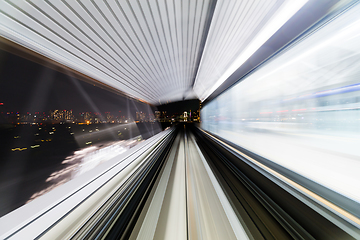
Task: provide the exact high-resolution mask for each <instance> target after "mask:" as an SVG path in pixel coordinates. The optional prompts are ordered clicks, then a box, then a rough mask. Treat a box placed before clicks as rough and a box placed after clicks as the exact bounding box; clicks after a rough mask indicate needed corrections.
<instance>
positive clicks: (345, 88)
mask: <svg viewBox="0 0 360 240" xmlns="http://www.w3.org/2000/svg"><path fill="white" fill-rule="evenodd" d="M359 11H360V6H359V5H356V6H354V7H353V8H352V9H350V10H349V11H348V12H347V13H346V14H343V15H341V16H339V17H338V19H336V21H335V20H334V21H331V22H329V23H328V24H327V25H326V26H323V27H322V28H320V29H318V30H316V31H315V32H314V33H313V34H310V35H309V36H308V37H306V38H303V40H302V41H300V42H298V43H295V44H293V46H291V47H289V48H288V50H285V51H283V52H282V53H279V54H278V56H275V57H274V58H273V59H271V60H270V61H268V62H267V63H265V64H264V65H263V66H261V67H260V68H259V69H258V70H257V71H255V72H254V73H252V74H251V75H249V76H248V77H247V78H245V79H244V80H242V81H241V82H240V83H238V84H237V85H235V86H234V87H232V88H231V89H230V90H228V91H227V92H226V93H224V94H222V95H220V96H219V97H217V98H216V99H215V100H213V101H212V102H210V103H208V104H207V105H206V106H205V107H204V108H203V109H202V128H203V129H205V130H207V131H209V132H212V133H214V134H217V135H219V136H220V137H222V138H225V139H227V140H229V141H232V142H234V143H235V144H238V145H240V146H242V147H244V148H246V149H248V150H250V151H253V152H255V153H257V154H259V155H261V156H263V157H266V158H268V159H270V160H271V161H274V162H276V163H279V164H280V165H282V166H285V167H287V168H289V169H291V170H293V171H294V172H297V173H299V174H301V175H303V176H306V177H308V178H309V179H312V180H313V181H315V182H318V183H320V184H322V185H324V186H326V187H328V188H330V189H333V190H334V191H336V192H338V193H341V194H343V195H345V196H347V197H349V198H351V199H353V200H355V201H357V202H360V192H359V191H357V190H356V189H358V186H360V178H359V175H358V173H357V170H356V169H359V168H360V165H359V164H360V163H359V162H358V161H356V160H355V159H359V157H360V155H359V154H360V152H359V151H358V147H357V146H358V144H360V138H359V136H360V135H359V131H360V128H359V126H360V125H359V120H358V119H359V111H358V110H357V109H358V108H359V107H360V105H359V104H360V102H359V91H358V89H359V88H358V87H359V80H358V77H357V76H359V59H360V58H359V57H360V48H359V46H360V45H359V44H358V43H359V41H360V38H359V36H357V37H356V36H354V35H358V34H357V32H358V30H359V25H358V24H355V23H357V22H358V21H359V15H358V12H359ZM269 89H271V91H269ZM283 99H285V100H283ZM283 109H289V110H283ZM290 109H291V110H290ZM269 110H270V111H269ZM259 113H260V114H259ZM280 114H281V115H280ZM240 119H246V121H243V120H242V121H241V122H240V121H239V120H240ZM255 119H256V120H257V121H256V122H254V120H255ZM345 138H346V139H349V140H350V142H349V141H345ZM259 145H260V146H263V147H261V148H259V147H257V146H259ZM309 166H311V167H309ZM320 173H321V174H320Z"/></svg>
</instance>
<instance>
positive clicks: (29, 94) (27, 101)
mask: <svg viewBox="0 0 360 240" xmlns="http://www.w3.org/2000/svg"><path fill="white" fill-rule="evenodd" d="M0 103H3V104H4V105H3V106H2V107H3V109H4V110H5V111H13V112H21V113H24V112H31V113H33V112H46V113H47V112H48V111H49V110H55V109H61V110H64V109H66V110H73V112H74V113H75V114H78V113H79V112H100V113H102V114H103V113H104V112H111V113H112V114H114V115H115V116H116V115H119V116H120V115H121V116H122V115H128V114H127V109H130V112H131V114H135V112H136V111H138V110H139V111H146V110H149V107H148V106H147V105H146V104H142V103H139V102H137V101H133V100H129V99H128V98H126V97H124V96H120V95H117V94H115V93H112V92H109V91H106V90H104V89H101V88H99V87H96V86H93V85H91V84H88V83H85V82H83V81H80V80H78V79H75V78H73V77H70V76H68V75H65V74H63V73H60V72H58V71H55V70H53V69H51V68H47V67H45V66H43V65H40V64H37V63H35V62H31V61H29V60H27V59H24V58H22V57H19V56H16V55H13V54H11V53H8V52H6V51H2V50H0ZM128 106H129V107H128ZM153 110H154V109H152V110H151V111H153ZM119 111H121V114H117V113H119ZM123 113H125V114H123Z"/></svg>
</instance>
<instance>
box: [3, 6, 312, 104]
mask: <svg viewBox="0 0 360 240" xmlns="http://www.w3.org/2000/svg"><path fill="white" fill-rule="evenodd" d="M295 2H297V3H295V8H293V10H292V11H295V12H296V11H297V10H298V9H299V8H300V7H301V6H302V5H303V4H304V3H305V2H306V1H295ZM0 4H1V7H0V34H1V35H2V36H3V37H4V38H7V39H9V40H11V41H13V42H15V43H18V44H20V45H22V46H25V47H27V48H29V49H31V50H33V51H35V52H37V53H40V54H41V55H44V56H46V57H48V58H50V59H52V60H54V61H56V62H59V63H61V64H63V65H65V66H67V67H69V68H72V69H74V70H76V71H78V72H80V73H83V74H85V75H87V76H89V77H91V78H94V79H96V80H98V81H101V82H103V83H104V84H106V85H109V86H111V87H113V88H116V89H119V90H120V91H123V92H125V93H127V94H128V95H130V96H132V97H135V98H137V99H140V100H143V101H146V102H149V103H152V104H156V105H158V104H163V103H166V102H168V101H178V100H183V99H191V98H200V99H204V98H206V96H208V95H209V94H210V93H211V92H212V91H213V90H214V87H216V86H217V85H219V83H221V82H222V81H224V80H226V78H227V77H228V76H229V73H230V74H231V73H232V72H233V71H234V70H236V68H238V67H239V66H240V65H241V59H240V63H239V56H242V55H244V56H245V58H246V54H248V55H249V54H250V55H251V52H253V50H254V49H255V50H256V49H257V48H258V47H260V46H261V44H262V43H263V42H261V41H259V40H258V39H257V37H258V36H259V35H260V34H261V32H262V31H265V32H266V31H267V34H268V35H269V36H271V35H272V34H273V33H274V32H275V31H276V30H277V29H278V28H279V27H280V26H281V25H282V24H283V23H284V22H280V23H278V25H279V27H278V28H277V29H276V28H274V29H275V30H274V29H272V30H268V29H267V26H268V25H269V23H272V24H271V25H274V24H275V23H273V22H272V21H274V19H275V20H276V16H277V14H279V13H280V12H281V11H287V12H289V14H290V13H291V10H290V11H289V10H288V7H289V6H290V5H294V1H290V0H288V1H285V0H259V1H253V0H243V1H237V0H218V1H216V0H196V1H194V0H182V1H170V0H149V1H145V0H137V1H135V0H132V1H130V0H127V1H125V0H124V1H117V0H104V1H95V0H91V1H89V0H76V1H75V0H55V1H50V0H45V1H42V0H32V1H30V0H29V1H20V0H12V1H11V0H8V1H3V2H1V3H0ZM294 9H295V10H294ZM289 14H288V15H289ZM289 17H291V15H290V16H289ZM287 19H288V18H287ZM287 19H286V20H287ZM286 20H283V21H286ZM275 25H276V24H275ZM265 40H266V39H265ZM254 42H255V43H256V44H257V45H259V46H252V45H251V44H252V43H254ZM256 44H255V45H256ZM253 45H254V44H253ZM243 58H244V57H243ZM234 62H235V63H236V64H238V65H236V64H235V65H234ZM239 64H240V65H239ZM221 79H223V80H221ZM194 90H195V91H194Z"/></svg>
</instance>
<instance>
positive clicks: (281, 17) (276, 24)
mask: <svg viewBox="0 0 360 240" xmlns="http://www.w3.org/2000/svg"><path fill="white" fill-rule="evenodd" d="M307 2H308V0H297V1H292V0H289V1H286V2H285V3H284V5H283V6H281V8H280V9H279V11H278V12H277V13H276V14H275V15H274V16H273V17H272V18H271V19H270V20H269V21H268V22H267V23H266V24H265V26H264V27H263V28H262V30H261V31H260V32H259V33H258V34H257V35H256V36H255V38H254V39H253V40H252V41H251V42H250V44H249V45H248V46H247V47H246V49H245V50H244V51H243V52H242V53H241V54H240V55H239V56H238V57H237V59H236V60H235V61H234V62H233V63H232V65H231V66H230V67H229V68H228V69H227V70H226V71H225V72H224V74H223V75H222V76H221V77H220V78H219V79H218V80H217V82H216V83H215V84H214V85H213V87H212V88H211V89H210V90H209V91H207V94H204V95H203V97H202V98H201V101H204V100H205V99H207V98H208V97H209V96H210V94H212V93H213V92H214V91H215V90H216V89H217V88H218V87H219V86H220V85H221V84H222V83H223V82H225V80H226V79H227V78H228V77H230V75H231V74H233V73H234V72H235V70H236V69H238V68H239V67H240V66H241V65H242V64H244V62H246V60H248V59H249V58H250V57H251V56H252V55H253V54H254V53H255V52H256V51H257V50H258V49H259V48H260V47H261V46H262V45H263V44H264V43H265V42H266V41H267V40H268V39H269V38H270V37H271V36H272V35H273V34H274V33H275V32H276V31H277V30H279V29H280V28H281V27H282V26H283V25H284V24H285V23H286V22H287V21H288V20H289V19H290V18H291V17H292V16H293V15H294V14H295V13H296V12H297V11H299V10H300V9H301V8H302V7H303V6H304V5H305V3H307ZM205 95H206V96H205ZM204 96H205V97H204Z"/></svg>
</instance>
